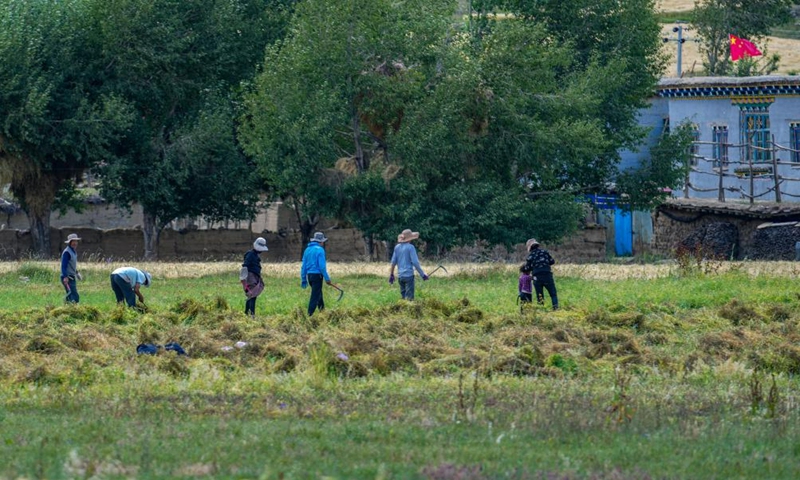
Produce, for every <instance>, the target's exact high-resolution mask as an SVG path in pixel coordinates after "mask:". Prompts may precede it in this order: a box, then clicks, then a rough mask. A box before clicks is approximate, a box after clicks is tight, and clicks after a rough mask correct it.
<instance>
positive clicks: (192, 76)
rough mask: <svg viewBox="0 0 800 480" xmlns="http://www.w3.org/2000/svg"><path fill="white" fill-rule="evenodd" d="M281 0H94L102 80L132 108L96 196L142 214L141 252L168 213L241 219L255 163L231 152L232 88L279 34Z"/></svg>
mask: <svg viewBox="0 0 800 480" xmlns="http://www.w3.org/2000/svg"><path fill="white" fill-rule="evenodd" d="M292 5H293V1H289V0H116V1H111V0H103V1H99V2H98V7H97V8H98V12H97V15H98V17H99V18H103V19H104V21H103V24H102V32H101V35H102V42H103V45H104V52H103V62H104V63H105V64H106V65H107V66H108V77H109V78H108V80H107V82H106V85H107V88H109V89H110V90H111V91H113V92H115V93H117V94H118V95H120V96H122V97H123V98H125V99H126V100H127V101H128V102H129V103H130V104H131V105H132V106H133V108H134V109H135V111H136V112H137V116H136V123H135V124H134V125H133V127H132V129H131V134H130V135H129V136H128V137H127V138H126V139H125V141H124V142H121V143H120V144H119V145H118V148H117V150H116V151H115V156H114V157H113V158H112V159H110V161H109V162H107V164H105V165H104V166H103V167H102V168H101V169H100V174H101V178H102V181H103V186H102V192H103V194H104V195H105V196H106V197H107V198H109V199H111V200H112V201H114V202H115V203H119V204H122V205H130V204H131V203H132V202H138V203H139V204H141V205H142V208H143V212H144V228H143V234H144V243H145V257H147V258H156V257H157V255H158V252H157V248H158V239H159V235H160V232H161V230H162V229H163V228H164V226H165V225H166V224H168V223H169V222H170V221H172V220H173V219H174V218H176V217H185V216H204V217H206V218H208V219H209V220H219V219H237V218H248V217H251V216H252V212H253V207H254V204H255V198H256V197H255V195H256V193H257V190H256V189H255V187H254V185H253V182H251V179H252V178H253V177H254V176H255V171H254V167H253V166H252V165H250V164H249V162H248V160H247V159H246V158H245V157H244V155H243V154H242V153H241V152H240V151H239V148H238V146H237V144H236V136H235V130H236V128H237V127H236V124H235V122H234V118H235V116H234V110H235V108H234V107H235V105H233V104H232V102H233V101H234V100H235V93H236V92H235V90H236V89H237V88H238V85H239V83H240V82H242V81H244V80H247V79H249V78H251V77H252V75H253V74H254V73H255V66H256V64H257V62H258V61H259V60H260V59H261V58H262V55H263V52H264V48H265V46H266V45H267V44H269V43H271V42H272V41H274V40H275V39H277V38H280V36H282V35H283V31H284V27H285V20H286V18H287V15H288V11H289V9H290V8H291V6H292Z"/></svg>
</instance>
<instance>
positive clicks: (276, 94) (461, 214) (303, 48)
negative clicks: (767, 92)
mask: <svg viewBox="0 0 800 480" xmlns="http://www.w3.org/2000/svg"><path fill="white" fill-rule="evenodd" d="M473 7H474V14H473V15H468V16H460V15H456V14H455V12H456V11H457V5H456V2H455V1H453V0H407V1H405V2H393V1H389V0H339V1H335V2H331V1H324V0H300V1H297V2H295V1H294V0H115V1H112V0H36V1H31V2H22V1H18V0H0V27H2V29H1V30H0V65H2V68H0V120H1V121H2V123H0V173H1V174H2V177H3V179H5V180H6V181H8V182H10V183H11V190H12V192H13V193H14V195H15V196H16V197H17V198H18V199H19V200H20V201H21V202H22V203H23V205H24V207H25V209H26V212H27V213H28V215H29V218H30V219H31V226H32V232H33V234H34V238H35V239H36V241H37V243H36V245H37V250H38V251H39V252H46V251H48V250H49V247H48V244H49V239H48V238H47V235H48V233H47V232H48V230H49V227H48V224H49V212H50V210H51V209H52V208H53V203H54V202H55V201H56V199H57V198H58V195H59V194H60V192H68V191H70V188H71V186H72V185H73V183H72V182H73V180H74V179H75V178H77V177H78V176H79V175H80V174H81V173H82V172H84V171H86V170H87V169H93V170H95V171H96V172H97V173H99V174H100V178H101V185H102V187H101V193H102V194H103V195H104V196H105V197H106V198H108V199H110V200H111V201H113V202H115V203H117V204H118V205H122V206H129V205H131V204H132V203H133V202H137V203H139V204H141V205H142V207H143V209H144V213H145V225H144V229H143V230H144V235H145V245H146V250H147V254H148V255H150V256H155V255H156V254H157V244H158V234H159V232H160V231H161V229H162V228H163V226H164V225H166V224H167V223H168V222H169V221H171V220H172V219H174V218H177V217H183V216H204V217H206V218H208V219H210V220H223V219H235V218H248V217H251V216H252V214H253V212H254V208H255V207H256V202H257V198H258V194H259V192H260V191H265V192H267V193H268V195H269V196H270V197H271V198H280V199H282V200H284V201H285V202H286V203H287V204H288V205H290V206H291V207H293V208H294V211H295V213H296V215H297V220H298V224H299V226H300V228H301V230H302V231H303V233H304V234H305V235H306V236H307V235H309V234H310V233H311V232H312V231H313V229H314V228H315V226H316V224H317V222H318V220H319V218H320V217H321V216H332V217H337V218H340V219H342V220H343V221H346V222H348V223H350V224H352V225H354V226H356V227H358V228H359V229H360V230H361V231H363V232H364V234H365V238H366V239H367V240H368V242H372V241H376V240H387V241H391V240H392V239H394V237H395V236H396V234H397V232H398V231H400V230H401V229H402V228H405V227H406V226H412V227H414V229H419V230H422V231H424V232H425V238H426V240H427V241H428V244H429V247H431V248H432V249H434V250H436V251H440V250H441V249H447V248H449V247H451V246H454V245H460V244H468V243H472V242H475V241H485V242H488V243H490V244H506V245H510V244H512V243H516V242H519V241H521V240H524V239H525V238H526V237H527V236H529V235H531V234H535V235H537V237H540V238H541V239H543V240H554V239H557V238H560V237H562V236H564V235H566V234H568V233H569V232H570V231H572V230H573V229H574V228H576V226H577V223H578V220H579V218H580V215H581V211H582V209H581V206H580V204H579V203H578V202H576V198H578V197H579V196H580V195H581V194H582V193H590V192H596V191H602V190H605V189H606V188H607V187H608V185H609V184H611V183H613V182H615V181H616V180H617V176H618V173H619V172H618V168H617V167H618V161H619V156H618V151H619V150H620V149H621V148H626V147H633V146H634V145H636V143H637V142H638V141H639V140H640V139H641V138H642V135H643V134H644V132H643V131H642V130H641V129H640V128H638V127H637V125H636V118H635V114H636V112H637V110H638V109H639V108H641V107H642V106H644V105H645V104H646V101H647V98H648V96H649V95H651V93H652V91H653V87H654V85H655V83H656V81H657V80H658V77H659V75H660V72H661V71H662V70H663V65H664V59H663V58H662V57H661V55H660V54H659V45H660V34H659V26H658V23H657V21H656V17H655V11H654V4H653V1H652V0H576V1H573V2H559V1H544V0H543V1H531V2H527V1H526V2H519V1H515V0H494V1H492V0H481V1H478V0H474V1H473ZM496 12H504V14H503V15H499V16H498V15H495V13H496ZM667 157H669V155H667ZM677 159H678V156H676V157H675V158H674V159H673V158H666V159H659V162H660V163H659V167H658V168H650V169H648V168H645V169H644V170H643V171H644V172H653V175H651V178H649V183H647V184H648V185H649V186H650V187H651V188H650V189H649V190H647V191H644V192H630V193H637V195H632V196H631V198H636V199H637V201H639V200H641V201H642V202H643V204H645V203H647V202H648V201H650V200H651V199H652V195H650V194H649V193H648V192H651V191H657V192H660V191H661V189H654V188H652V186H653V185H662V184H663V185H664V186H666V187H674V186H676V185H669V184H666V183H664V182H671V181H673V180H674V179H675V178H677V177H679V175H677V176H676V175H675V174H674V171H676V169H679V168H680V165H676V164H675V161H674V160H677ZM645 167H646V166H645ZM654 175H661V177H654ZM627 184H631V188H632V189H636V188H638V187H637V185H639V184H640V182H628V183H627Z"/></svg>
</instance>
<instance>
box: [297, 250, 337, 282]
mask: <svg viewBox="0 0 800 480" xmlns="http://www.w3.org/2000/svg"><path fill="white" fill-rule="evenodd" d="M309 273H320V274H322V276H323V278H325V281H326V282H330V281H331V277H330V276H329V275H328V266H327V264H326V262H325V249H324V248H322V245H320V244H319V243H317V242H311V243H309V244H308V246H307V247H306V251H305V252H303V266H302V267H301V268H300V281H301V282H305V281H306V277H307V276H308V274H309Z"/></svg>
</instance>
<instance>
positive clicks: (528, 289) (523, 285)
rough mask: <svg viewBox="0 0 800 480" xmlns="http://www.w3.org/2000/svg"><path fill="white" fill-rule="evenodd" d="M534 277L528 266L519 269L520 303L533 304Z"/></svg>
mask: <svg viewBox="0 0 800 480" xmlns="http://www.w3.org/2000/svg"><path fill="white" fill-rule="evenodd" d="M532 285H533V276H532V275H531V270H530V268H528V266H527V265H525V264H523V265H522V266H521V267H519V300H520V303H531V302H532V301H533V296H532V295H531V294H532V292H533V286H532Z"/></svg>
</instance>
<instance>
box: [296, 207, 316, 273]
mask: <svg viewBox="0 0 800 480" xmlns="http://www.w3.org/2000/svg"><path fill="white" fill-rule="evenodd" d="M293 203H294V214H295V216H296V217H297V227H298V228H299V229H300V242H301V243H300V245H301V247H300V258H301V259H302V258H303V252H304V251H305V248H306V245H308V242H310V241H311V232H313V231H314V229H315V228H316V227H317V224H318V223H319V216H318V215H314V216H312V217H309V216H308V215H303V212H302V208H301V206H300V202H298V201H294V202H293Z"/></svg>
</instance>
